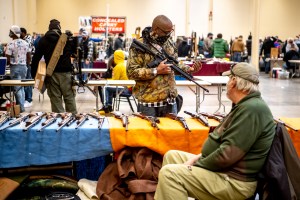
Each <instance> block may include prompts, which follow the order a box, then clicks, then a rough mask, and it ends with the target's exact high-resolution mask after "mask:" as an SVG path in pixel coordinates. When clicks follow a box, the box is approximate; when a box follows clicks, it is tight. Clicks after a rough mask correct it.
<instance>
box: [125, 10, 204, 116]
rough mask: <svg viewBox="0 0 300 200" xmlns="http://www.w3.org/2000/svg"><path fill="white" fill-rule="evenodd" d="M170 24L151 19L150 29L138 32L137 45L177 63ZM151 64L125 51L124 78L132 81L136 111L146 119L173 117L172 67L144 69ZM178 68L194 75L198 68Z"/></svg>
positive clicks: (133, 51) (145, 57) (163, 64)
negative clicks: (167, 115) (125, 72)
mask: <svg viewBox="0 0 300 200" xmlns="http://www.w3.org/2000/svg"><path fill="white" fill-rule="evenodd" d="M173 31H174V30H173V24H172V22H171V20H170V19H169V18H168V17H166V16H164V15H159V16H157V17H155V18H154V20H153V22H152V27H146V28H145V29H144V30H143V32H142V37H141V38H140V39H139V41H140V42H142V43H144V44H145V45H146V46H148V47H149V48H150V49H152V50H153V51H154V52H158V51H160V52H163V51H165V52H166V53H167V54H169V55H170V56H173V57H174V58H175V59H177V57H178V56H177V48H176V47H175V45H174V42H173V41H172V40H171V38H170V36H171V34H172V32H173ZM152 61H154V57H153V56H152V55H150V54H148V53H145V52H142V51H140V50H139V49H135V48H133V47H131V48H130V50H129V56H128V60H127V75H128V78H129V79H131V80H135V81H136V84H135V86H134V87H133V95H134V96H135V98H137V99H138V102H139V104H138V111H139V112H142V113H143V114H145V115H147V116H154V117H163V116H165V115H166V114H167V113H177V105H176V100H175V99H176V97H177V95H178V94H177V89H176V87H175V86H176V83H175V74H174V71H173V70H172V69H171V67H170V66H171V65H172V64H167V63H166V60H164V61H161V62H160V63H159V64H158V65H157V66H155V67H153V68H150V67H148V66H147V64H149V63H150V62H152ZM179 67H180V68H181V69H182V70H184V71H186V72H195V71H198V70H199V69H200V68H201V63H200V62H196V63H195V64H194V65H193V66H192V67H189V66H187V65H184V64H181V65H179Z"/></svg>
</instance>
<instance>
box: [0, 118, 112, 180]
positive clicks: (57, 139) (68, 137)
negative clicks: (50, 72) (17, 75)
mask: <svg viewBox="0 0 300 200" xmlns="http://www.w3.org/2000/svg"><path fill="white" fill-rule="evenodd" d="M45 120H46V119H45V118H43V119H42V120H41V121H40V123H39V124H37V125H36V126H34V127H32V128H31V129H29V130H28V131H23V128H21V125H16V126H14V127H10V128H8V129H5V130H2V131H1V132H0V146H1V148H0V168H2V169H5V168H16V167H26V166H36V165H50V164H57V163H66V162H72V161H80V162H79V163H77V167H79V168H82V167H81V165H86V164H85V163H84V162H82V161H84V160H87V159H90V160H89V161H88V162H93V161H95V160H93V159H96V161H97V160H98V161H99V160H103V159H104V158H102V157H103V156H106V155H109V154H110V153H112V152H113V149H112V146H111V142H110V135H109V127H108V121H107V119H105V120H104V123H103V126H102V128H101V130H99V129H98V121H97V120H96V119H94V118H89V120H87V121H85V122H84V123H83V124H82V126H81V127H79V128H78V129H75V127H76V123H73V124H71V125H70V126H69V127H67V126H65V127H64V128H62V129H60V130H59V131H58V132H57V131H56V129H57V128H58V122H60V121H61V118H58V119H57V121H56V122H55V123H53V124H51V125H50V126H49V127H47V128H45V129H43V130H42V131H41V132H38V131H37V130H38V129H39V128H40V127H41V124H42V122H43V121H45ZM8 123H9V122H7V123H6V124H4V125H3V126H2V127H5V126H7V125H8ZM80 164H81V165H80ZM99 165H101V164H99ZM77 171H78V173H80V171H81V170H77ZM83 176H84V175H83ZM79 178H82V177H80V175H79ZM86 178H87V177H86ZM93 179H95V178H93Z"/></svg>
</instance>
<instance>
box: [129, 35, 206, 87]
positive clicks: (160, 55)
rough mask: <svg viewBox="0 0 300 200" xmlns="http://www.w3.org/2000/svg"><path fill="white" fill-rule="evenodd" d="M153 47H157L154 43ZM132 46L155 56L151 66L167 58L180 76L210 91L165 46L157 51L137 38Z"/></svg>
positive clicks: (149, 65)
mask: <svg viewBox="0 0 300 200" xmlns="http://www.w3.org/2000/svg"><path fill="white" fill-rule="evenodd" d="M150 44H151V43H150ZM152 47H153V48H155V47H154V45H152ZM130 48H134V49H136V50H138V51H141V52H143V53H148V54H150V55H152V56H154V61H152V62H150V63H148V64H147V66H148V67H149V68H155V67H157V66H158V65H159V63H161V62H162V61H164V60H167V62H166V63H168V64H172V65H171V66H170V67H171V69H172V70H173V71H174V72H176V73H177V74H179V75H180V76H182V77H184V78H186V79H187V80H189V81H191V82H193V83H195V84H196V85H197V86H198V87H200V88H202V89H203V90H204V91H205V92H209V90H208V89H206V88H204V87H203V86H201V85H200V84H199V83H197V82H196V81H195V80H193V76H192V75H191V74H188V73H186V72H185V71H183V70H182V69H181V68H180V67H178V63H179V62H178V60H176V59H175V58H174V57H172V56H170V55H169V54H168V53H167V52H166V51H165V50H164V49H163V48H162V49H161V51H160V50H159V49H157V48H155V49H156V51H157V52H154V51H153V50H151V49H150V48H149V47H148V46H147V45H145V44H144V43H142V42H140V41H138V40H136V39H133V41H132V43H131V46H130Z"/></svg>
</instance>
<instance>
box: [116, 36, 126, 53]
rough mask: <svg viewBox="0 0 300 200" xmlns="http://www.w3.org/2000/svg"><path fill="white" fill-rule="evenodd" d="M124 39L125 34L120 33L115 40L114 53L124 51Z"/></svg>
mask: <svg viewBox="0 0 300 200" xmlns="http://www.w3.org/2000/svg"><path fill="white" fill-rule="evenodd" d="M123 37H124V35H123V33H119V35H118V37H117V38H116V39H115V42H114V51H116V50H123V49H124V41H123Z"/></svg>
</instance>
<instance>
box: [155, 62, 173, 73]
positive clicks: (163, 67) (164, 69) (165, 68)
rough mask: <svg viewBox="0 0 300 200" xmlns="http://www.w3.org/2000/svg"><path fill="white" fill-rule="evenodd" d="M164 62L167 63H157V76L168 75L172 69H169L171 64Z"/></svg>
mask: <svg viewBox="0 0 300 200" xmlns="http://www.w3.org/2000/svg"><path fill="white" fill-rule="evenodd" d="M165 62H167V59H165V60H163V61H161V62H160V63H159V65H158V66H157V68H156V69H157V74H170V73H171V71H172V69H171V67H170V66H171V65H172V64H166V63H165Z"/></svg>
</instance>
